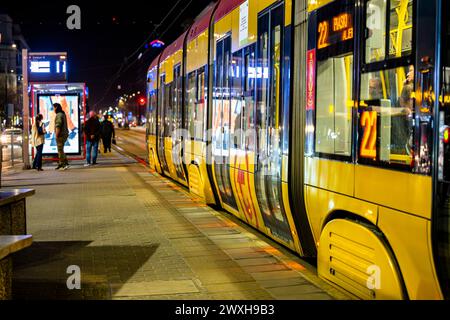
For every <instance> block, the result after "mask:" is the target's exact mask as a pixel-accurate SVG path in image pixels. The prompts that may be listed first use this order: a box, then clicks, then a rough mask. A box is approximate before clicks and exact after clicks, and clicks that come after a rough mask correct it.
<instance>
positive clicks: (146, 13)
mask: <svg viewBox="0 0 450 320" xmlns="http://www.w3.org/2000/svg"><path fill="white" fill-rule="evenodd" d="M211 1H212V0H157V1H155V0H148V1H142V0H140V1H136V0H127V1H104V0H102V1H99V0H90V1H85V0H83V1H73V0H72V1H57V2H55V1H45V0H41V1H33V2H28V1H26V2H21V1H8V2H7V1H1V2H2V3H1V4H0V13H7V14H9V15H10V16H11V18H12V19H13V20H14V22H15V23H17V24H19V25H20V26H21V29H22V34H23V35H24V37H25V39H26V41H27V43H28V45H29V46H30V48H31V51H36V52H42V51H44V52H47V51H59V52H60V51H65V52H68V59H69V69H68V72H69V74H68V75H69V79H68V80H69V82H86V83H87V85H88V87H89V89H90V98H89V102H88V103H89V105H90V107H91V108H95V109H97V110H99V109H102V108H105V107H108V106H112V105H113V104H114V101H115V99H117V98H118V97H119V96H120V95H121V94H126V93H132V92H136V91H144V90H145V85H146V70H147V68H148V66H149V64H150V62H151V61H152V59H153V58H154V57H155V56H156V55H157V54H158V53H159V52H160V51H161V49H152V48H150V49H147V50H145V48H144V46H142V45H143V44H144V42H145V40H146V39H147V38H149V37H150V36H151V35H152V33H154V36H152V37H151V40H154V39H161V40H163V41H164V42H165V43H166V45H167V44H169V43H170V42H171V41H173V40H175V39H176V38H177V37H178V36H179V35H180V34H181V33H182V32H183V31H184V30H185V28H186V27H187V26H188V25H189V24H190V23H191V22H192V21H193V19H195V17H196V16H197V15H198V14H199V13H200V12H201V11H202V10H203V9H204V8H205V7H206V6H207V5H208V3H210V2H211ZM5 2H7V3H5ZM177 2H179V3H178V5H177V6H176V7H174V6H175V5H176V4H177ZM72 4H76V5H78V6H79V7H80V8H81V30H68V29H67V27H66V21H67V18H68V17H69V14H67V13H66V10H67V7H68V6H69V5H72ZM173 8H175V9H174V10H172V9H173ZM184 8H186V9H185V11H183V9H184ZM171 10H172V13H171V14H170V15H169V16H168V18H167V19H166V20H165V21H164V22H163V24H162V25H160V26H159V27H158V28H157V26H158V25H159V24H160V23H161V21H162V19H163V18H164V17H165V16H166V15H167V14H168V13H169V12H170V11H171ZM171 24H172V26H170V25H171ZM168 27H170V28H169V29H168ZM155 28H157V29H156V32H155ZM138 49H139V50H138ZM135 51H137V53H136V54H135V55H134V56H132V57H130V59H128V60H126V57H129V56H130V55H131V54H132V53H134V52H135ZM141 52H142V53H145V54H144V55H143V57H142V58H141V59H139V60H137V57H138V55H139V53H141ZM136 60H137V62H135V63H133V64H131V63H132V62H133V61H136ZM121 67H123V68H124V69H125V70H126V71H125V72H124V73H123V74H122V75H121V77H120V79H118V80H117V81H115V82H113V81H112V79H113V77H114V75H116V74H117V72H118V71H119V69H120V68H121ZM119 84H120V85H121V87H122V90H118V89H117V86H118V85H119Z"/></svg>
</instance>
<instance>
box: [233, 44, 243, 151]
mask: <svg viewBox="0 0 450 320" xmlns="http://www.w3.org/2000/svg"><path fill="white" fill-rule="evenodd" d="M241 73H242V51H239V52H235V53H233V60H232V62H231V77H232V80H231V139H232V140H231V147H232V148H235V149H241V145H242V134H241V127H242V125H241V122H242V96H243V88H242V74H241Z"/></svg>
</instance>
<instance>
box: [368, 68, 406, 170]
mask: <svg viewBox="0 0 450 320" xmlns="http://www.w3.org/2000/svg"><path fill="white" fill-rule="evenodd" d="M413 93H414V67H413V66H409V67H400V68H396V69H389V70H382V71H377V72H371V73H366V74H363V75H362V79H361V100H362V101H363V102H362V103H361V106H360V113H361V118H363V117H364V116H365V113H369V112H376V118H377V119H376V121H378V122H379V125H378V126H372V127H371V128H370V127H369V126H367V125H366V124H365V123H362V122H364V119H361V120H362V121H360V126H363V125H364V128H361V130H362V132H361V135H360V137H361V143H360V149H361V150H360V155H362V157H363V158H364V157H365V156H364V150H363V149H364V148H372V149H373V152H374V153H373V157H370V158H373V160H377V158H378V160H379V161H382V162H387V163H397V164H404V165H408V166H409V165H410V164H411V160H412V146H413V112H414V103H413V101H414V100H413ZM374 115H375V114H374ZM369 131H372V132H373V133H376V137H377V139H378V140H379V151H378V150H376V146H375V145H373V146H370V145H369V144H370V143H368V142H367V141H365V140H364V137H365V136H366V137H367V136H368V134H369ZM366 158H367V157H366Z"/></svg>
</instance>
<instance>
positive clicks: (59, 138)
mask: <svg viewBox="0 0 450 320" xmlns="http://www.w3.org/2000/svg"><path fill="white" fill-rule="evenodd" d="M53 108H54V109H55V113H56V116H55V137H56V145H57V147H58V159H59V162H58V166H57V167H56V170H66V169H68V168H69V161H67V156H66V154H65V153H64V145H65V144H66V141H67V138H68V137H69V129H68V128H67V116H66V114H65V113H64V111H63V109H62V106H61V105H60V104H59V103H54V104H53Z"/></svg>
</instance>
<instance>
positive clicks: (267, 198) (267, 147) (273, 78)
mask: <svg viewBox="0 0 450 320" xmlns="http://www.w3.org/2000/svg"><path fill="white" fill-rule="evenodd" d="M283 34H284V6H283V4H280V5H278V6H276V7H273V8H272V9H270V10H268V11H266V12H265V13H264V14H262V15H260V16H259V17H258V44H257V67H256V73H257V75H256V77H257V110H256V128H257V157H256V166H255V168H256V172H255V173H256V174H255V186H256V195H257V198H258V203H259V207H260V209H261V213H262V216H263V219H264V223H265V226H266V227H267V228H268V229H270V231H271V233H272V234H273V235H274V236H276V237H278V238H280V239H281V240H284V241H286V242H289V241H291V240H292V237H291V232H290V229H289V224H288V221H287V218H286V214H285V212H284V208H283V204H282V198H281V170H282V152H281V151H282V149H281V136H280V132H281V128H280V126H281V121H280V115H281V112H282V110H281V106H282V92H283V88H282V86H283V83H282V79H283V77H282V74H281V72H282V70H283V66H282V64H283ZM286 85H289V84H286Z"/></svg>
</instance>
